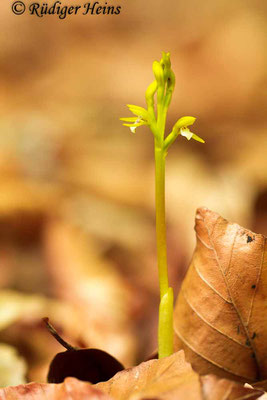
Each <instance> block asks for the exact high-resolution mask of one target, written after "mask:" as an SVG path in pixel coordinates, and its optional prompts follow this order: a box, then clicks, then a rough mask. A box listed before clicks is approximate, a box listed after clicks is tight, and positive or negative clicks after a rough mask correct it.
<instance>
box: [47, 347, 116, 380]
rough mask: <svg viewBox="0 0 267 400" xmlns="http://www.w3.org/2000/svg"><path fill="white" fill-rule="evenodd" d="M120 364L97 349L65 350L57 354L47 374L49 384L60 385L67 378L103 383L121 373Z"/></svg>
mask: <svg viewBox="0 0 267 400" xmlns="http://www.w3.org/2000/svg"><path fill="white" fill-rule="evenodd" d="M123 369H124V367H123V366H122V364H121V363H120V362H119V361H118V360H116V358H114V357H112V356H111V355H110V354H108V353H106V352H105V351H102V350H98V349H79V350H67V351H64V352H62V353H58V354H57V355H56V356H55V357H54V359H53V360H52V362H51V364H50V368H49V372H48V377H47V380H48V382H49V383H61V382H63V381H64V379H65V378H67V377H68V376H72V377H74V378H77V379H80V380H81V381H86V382H91V383H92V384H95V383H98V382H104V381H107V380H109V379H110V378H112V377H113V376H114V375H115V374H116V373H117V372H119V371H122V370H123Z"/></svg>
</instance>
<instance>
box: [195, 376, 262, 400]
mask: <svg viewBox="0 0 267 400" xmlns="http://www.w3.org/2000/svg"><path fill="white" fill-rule="evenodd" d="M201 382H202V391H203V398H204V399H205V400H245V399H246V400H248V399H249V400H252V399H259V398H261V396H262V395H263V391H261V390H253V391H251V390H250V389H249V388H248V387H244V386H243V385H241V384H239V383H237V382H233V381H230V380H228V379H219V378H218V377H217V376H215V375H206V376H202V377H201ZM251 389H252V388H251Z"/></svg>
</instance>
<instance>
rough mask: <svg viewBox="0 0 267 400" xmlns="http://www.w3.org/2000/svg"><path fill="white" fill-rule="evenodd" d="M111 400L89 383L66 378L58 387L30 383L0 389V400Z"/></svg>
mask: <svg viewBox="0 0 267 400" xmlns="http://www.w3.org/2000/svg"><path fill="white" fill-rule="evenodd" d="M20 399H24V400H35V399H36V400H48V399H51V400H66V399H71V400H88V399H90V400H111V399H110V397H109V396H108V395H106V394H104V393H102V392H100V391H99V390H97V389H95V388H94V387H93V386H92V385H90V383H87V382H81V381H79V380H78V379H75V378H67V379H65V381H64V382H63V383H61V384H59V385H56V384H44V383H30V384H28V385H20V386H13V387H12V386H10V387H7V388H4V389H0V400H20Z"/></svg>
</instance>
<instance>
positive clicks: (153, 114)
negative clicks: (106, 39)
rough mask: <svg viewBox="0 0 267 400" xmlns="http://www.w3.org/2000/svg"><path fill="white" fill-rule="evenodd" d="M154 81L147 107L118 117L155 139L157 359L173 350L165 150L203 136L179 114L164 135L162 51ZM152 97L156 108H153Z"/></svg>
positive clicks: (165, 61)
mask: <svg viewBox="0 0 267 400" xmlns="http://www.w3.org/2000/svg"><path fill="white" fill-rule="evenodd" d="M153 73H154V76H155V80H154V81H153V82H152V83H151V84H150V85H149V86H148V88H147V90H146V104H147V109H145V108H143V107H139V106H135V105H130V104H129V105H127V106H128V108H129V110H130V111H131V112H132V113H133V114H134V117H128V118H120V119H121V120H122V121H124V124H123V125H125V126H127V127H129V128H130V130H131V132H133V133H134V132H135V130H136V128H138V127H139V126H142V125H148V126H149V128H150V130H151V131H152V133H153V135H154V142H155V176H156V178H155V192H156V236H157V259H158V274H159V285H160V306H159V325H158V354H159V358H162V357H167V356H169V355H171V354H172V353H173V290H172V288H171V287H169V279H168V267H167V247H166V218H165V158H166V155H167V151H168V149H169V147H170V146H171V144H172V143H173V142H174V141H175V140H176V138H177V137H178V136H179V135H181V136H183V137H185V138H186V139H188V140H190V139H194V140H197V141H198V142H201V143H205V142H204V140H203V139H201V138H200V137H199V136H197V135H196V134H195V133H193V132H191V131H190V129H189V128H188V127H189V126H191V125H193V123H194V122H195V120H196V118H194V117H182V118H180V119H179V120H178V121H177V122H176V123H175V124H174V126H173V128H172V131H171V132H170V133H169V134H168V135H167V136H166V137H165V126H166V117H167V112H168V108H169V106H170V103H171V99H172V94H173V91H174V87H175V75H174V72H173V71H172V69H171V61H170V53H164V52H163V53H162V58H161V60H160V61H154V62H153ZM155 96H156V100H157V101H156V107H155Z"/></svg>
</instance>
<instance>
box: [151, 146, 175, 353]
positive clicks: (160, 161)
mask: <svg viewBox="0 0 267 400" xmlns="http://www.w3.org/2000/svg"><path fill="white" fill-rule="evenodd" d="M165 157H166V152H165V150H164V141H163V140H162V141H161V147H158V146H157V144H155V175H156V179H155V192H156V234H157V258H158V274H159V284H160V307H159V326H158V354H159V358H163V357H167V356H169V355H171V354H172V353H173V326H172V320H173V292H172V289H171V288H169V280H168V266H167V246H166V218H165Z"/></svg>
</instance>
